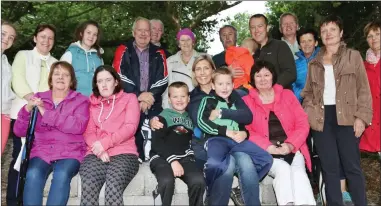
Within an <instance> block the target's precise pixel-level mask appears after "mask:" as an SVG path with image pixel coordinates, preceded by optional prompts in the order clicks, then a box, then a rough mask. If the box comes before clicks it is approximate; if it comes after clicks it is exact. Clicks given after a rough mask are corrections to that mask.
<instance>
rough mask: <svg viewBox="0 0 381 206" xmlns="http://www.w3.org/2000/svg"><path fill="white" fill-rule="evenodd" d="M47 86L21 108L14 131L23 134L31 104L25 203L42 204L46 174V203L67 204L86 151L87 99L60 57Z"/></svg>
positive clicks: (68, 67) (53, 67)
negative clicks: (33, 115) (33, 119)
mask: <svg viewBox="0 0 381 206" xmlns="http://www.w3.org/2000/svg"><path fill="white" fill-rule="evenodd" d="M48 84H49V88H50V90H48V91H46V92H38V93H36V94H35V95H34V96H33V97H32V98H31V99H30V101H28V104H26V105H25V106H24V107H22V108H21V110H20V111H19V113H18V118H17V120H16V122H15V125H14V128H13V130H14V133H15V134H16V136H18V137H24V136H25V135H26V131H27V128H28V122H29V119H30V115H31V114H30V112H31V111H32V109H33V107H34V106H37V107H38V110H39V114H38V117H37V123H36V127H35V132H34V134H35V140H34V142H33V146H32V150H31V154H30V162H29V167H28V171H27V174H26V181H25V186H24V196H23V200H24V205H42V198H43V190H44V187H45V183H46V179H47V177H48V175H49V174H50V173H51V172H52V171H53V179H52V184H51V187H50V191H49V195H48V199H47V202H46V205H66V204H67V201H68V199H69V193H70V182H71V179H72V178H73V177H74V176H75V175H76V174H77V173H78V170H79V166H80V162H81V161H82V160H83V158H84V155H85V153H86V143H85V140H84V138H83V135H82V134H83V133H84V132H85V130H86V127H87V123H88V121H89V100H88V98H87V97H86V96H84V95H82V94H80V93H78V92H76V91H75V90H76V87H77V80H76V78H75V73H74V69H73V67H72V66H71V65H70V64H69V63H67V62H63V61H58V62H56V63H54V64H53V65H52V66H51V68H50V73H49V78H48Z"/></svg>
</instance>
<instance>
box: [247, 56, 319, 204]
mask: <svg viewBox="0 0 381 206" xmlns="http://www.w3.org/2000/svg"><path fill="white" fill-rule="evenodd" d="M250 80H251V84H252V86H253V87H254V88H252V89H250V90H249V95H247V96H245V97H243V100H244V101H245V103H246V104H247V106H248V107H249V108H250V110H251V111H252V113H253V121H252V123H251V124H250V125H247V126H246V128H247V130H248V131H249V133H250V137H249V139H250V140H251V141H253V142H254V143H256V144H257V145H258V146H260V147H262V148H263V149H265V150H267V151H268V152H269V153H270V154H272V155H273V157H274V162H273V165H272V167H271V169H270V171H269V175H270V176H271V177H273V178H274V181H273V187H274V190H275V194H276V198H277V202H278V205H316V202H315V199H314V195H313V191H312V188H311V185H310V181H309V179H308V177H307V173H306V167H305V165H306V164H307V167H308V169H309V170H310V171H311V159H310V155H309V152H308V147H307V144H306V139H307V136H308V132H309V124H308V118H307V114H306V113H305V112H304V110H303V108H302V107H301V105H300V103H299V101H298V99H297V98H296V97H295V95H294V94H293V92H292V91H291V90H288V89H283V87H282V86H281V85H279V84H275V83H276V81H277V75H276V72H275V69H274V66H273V65H272V64H271V63H269V62H266V61H258V62H255V65H254V66H253V68H252V70H251V74H250Z"/></svg>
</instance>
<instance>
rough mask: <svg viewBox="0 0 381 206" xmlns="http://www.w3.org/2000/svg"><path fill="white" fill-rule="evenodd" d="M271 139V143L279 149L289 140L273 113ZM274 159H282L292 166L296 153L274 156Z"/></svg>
mask: <svg viewBox="0 0 381 206" xmlns="http://www.w3.org/2000/svg"><path fill="white" fill-rule="evenodd" d="M269 137H270V142H271V143H272V144H273V145H275V146H276V147H277V148H279V147H282V143H284V141H285V140H286V139H287V135H286V133H285V131H284V129H283V127H282V124H281V123H280V121H279V119H278V117H277V116H276V115H275V113H274V112H273V111H270V115H269ZM272 156H273V158H276V159H281V160H283V161H286V162H287V163H288V164H290V165H291V164H292V161H293V160H294V156H295V153H292V152H291V153H289V154H287V155H280V154H272Z"/></svg>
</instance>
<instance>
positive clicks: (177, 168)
mask: <svg viewBox="0 0 381 206" xmlns="http://www.w3.org/2000/svg"><path fill="white" fill-rule="evenodd" d="M171 167H172V171H173V175H174V176H175V177H181V176H183V175H184V169H183V167H182V166H181V164H180V163H179V161H173V162H172V163H171Z"/></svg>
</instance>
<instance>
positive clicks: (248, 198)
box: [232, 152, 261, 205]
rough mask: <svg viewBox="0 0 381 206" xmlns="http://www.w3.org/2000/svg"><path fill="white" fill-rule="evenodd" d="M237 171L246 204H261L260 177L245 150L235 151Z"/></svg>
mask: <svg viewBox="0 0 381 206" xmlns="http://www.w3.org/2000/svg"><path fill="white" fill-rule="evenodd" d="M232 156H233V157H234V159H235V168H236V173H237V174H238V181H239V186H240V188H241V194H242V197H243V201H244V203H245V205H261V203H260V200H259V177H258V173H257V170H256V168H255V166H254V163H253V161H252V159H251V158H250V156H249V155H248V154H246V153H244V152H234V153H233V154H232Z"/></svg>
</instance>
